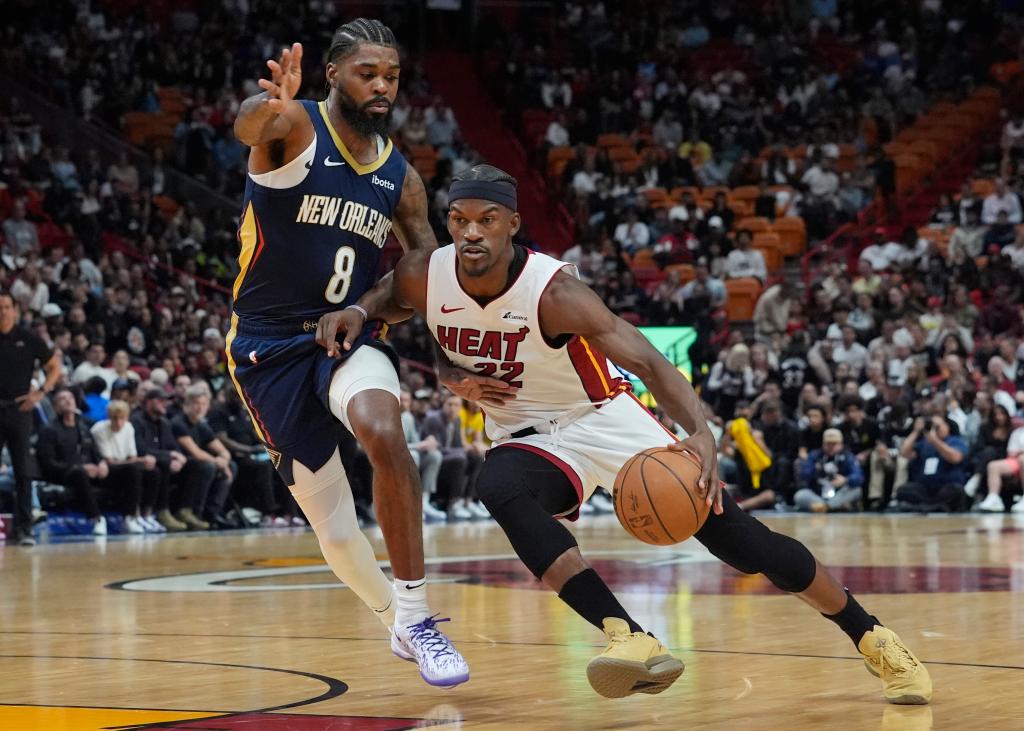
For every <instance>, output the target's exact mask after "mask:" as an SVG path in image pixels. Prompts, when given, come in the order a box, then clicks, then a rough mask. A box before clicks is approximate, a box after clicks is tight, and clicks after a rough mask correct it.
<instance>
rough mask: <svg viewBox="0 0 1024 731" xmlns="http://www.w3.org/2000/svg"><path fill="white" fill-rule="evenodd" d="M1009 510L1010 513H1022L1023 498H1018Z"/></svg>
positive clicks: (1023, 510)
mask: <svg viewBox="0 0 1024 731" xmlns="http://www.w3.org/2000/svg"><path fill="white" fill-rule="evenodd" d="M1010 512H1011V513H1024V500H1018V501H1017V502H1016V503H1014V504H1013V507H1012V508H1010Z"/></svg>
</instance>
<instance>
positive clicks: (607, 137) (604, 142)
mask: <svg viewBox="0 0 1024 731" xmlns="http://www.w3.org/2000/svg"><path fill="white" fill-rule="evenodd" d="M597 146H598V147H628V148H630V149H632V147H633V146H632V145H631V144H630V142H629V138H628V137H626V136H625V135H620V134H617V133H615V132H608V133H606V134H603V135H598V137H597Z"/></svg>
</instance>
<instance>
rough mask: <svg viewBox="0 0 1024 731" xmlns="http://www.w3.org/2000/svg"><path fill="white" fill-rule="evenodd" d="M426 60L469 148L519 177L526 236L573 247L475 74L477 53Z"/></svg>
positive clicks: (548, 247) (554, 247)
mask: <svg viewBox="0 0 1024 731" xmlns="http://www.w3.org/2000/svg"><path fill="white" fill-rule="evenodd" d="M424 65H425V67H426V70H427V74H428V76H429V78H430V85H431V86H432V87H433V89H434V91H435V92H437V93H438V94H440V95H441V96H442V97H444V100H445V102H447V103H448V104H449V105H450V106H451V108H452V110H453V111H454V112H455V118H456V119H457V120H458V122H459V128H460V129H461V131H462V135H463V137H464V139H465V140H466V142H467V143H468V144H469V145H470V147H472V148H473V149H475V150H476V151H477V152H479V153H480V155H481V156H482V157H483V159H484V160H485V161H486V162H488V163H490V164H491V165H494V166H496V167H499V168H501V169H502V170H504V171H505V172H507V173H509V174H510V175H512V176H513V177H514V178H515V179H516V180H517V181H518V183H519V212H520V213H521V214H522V216H523V223H524V226H525V227H526V233H527V234H528V236H529V237H530V238H531V239H533V240H534V241H536V242H537V243H538V244H539V245H540V248H541V249H542V250H543V251H553V252H557V253H561V252H562V251H565V249H567V248H569V247H570V246H571V245H572V231H571V229H570V228H569V226H568V225H567V224H566V222H565V221H564V218H563V216H562V214H561V212H560V211H559V210H558V202H557V201H555V200H554V199H553V198H552V197H551V196H550V194H549V193H548V190H547V186H546V185H545V183H544V181H543V179H542V178H541V177H540V175H539V174H538V172H537V171H536V170H534V169H533V168H532V167H531V166H530V163H529V159H528V158H527V155H526V151H525V150H524V149H523V146H522V145H521V144H520V143H519V140H518V139H517V138H516V136H515V134H514V133H513V132H512V130H509V129H508V128H506V127H505V124H504V122H503V121H502V118H501V113H500V111H499V110H498V109H497V108H496V107H495V105H494V103H493V102H492V101H491V99H490V96H489V95H488V93H487V90H486V89H485V88H484V85H483V83H482V82H481V80H480V77H479V76H478V75H477V73H476V64H475V63H474V62H473V57H472V56H471V55H470V54H468V53H462V52H459V51H434V52H431V53H428V54H427V56H426V58H425V59H424ZM455 172H458V171H455Z"/></svg>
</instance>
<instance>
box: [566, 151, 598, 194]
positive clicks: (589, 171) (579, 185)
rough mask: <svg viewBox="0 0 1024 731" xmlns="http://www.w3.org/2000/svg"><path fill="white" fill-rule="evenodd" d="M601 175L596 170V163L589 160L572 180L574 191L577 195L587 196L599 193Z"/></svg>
mask: <svg viewBox="0 0 1024 731" xmlns="http://www.w3.org/2000/svg"><path fill="white" fill-rule="evenodd" d="M600 177H601V173H599V172H597V170H595V169H594V161H593V160H592V159H589V158H588V159H587V160H586V161H585V162H584V163H583V169H582V170H580V171H578V172H577V173H576V174H575V175H574V176H573V178H572V189H573V192H575V193H576V195H580V196H586V195H590V194H591V193H596V192H597V181H598V179H599V178H600Z"/></svg>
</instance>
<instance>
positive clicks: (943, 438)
mask: <svg viewBox="0 0 1024 731" xmlns="http://www.w3.org/2000/svg"><path fill="white" fill-rule="evenodd" d="M900 454H901V455H902V456H903V457H904V458H905V459H908V460H910V466H909V474H910V481H909V482H907V483H906V484H905V485H903V486H901V487H898V488H897V489H896V503H897V504H896V506H895V507H903V508H908V509H913V510H922V511H927V510H947V511H955V510H961V509H962V507H963V502H964V483H965V482H966V481H967V473H966V470H965V469H964V467H965V465H964V459H965V457H966V456H967V444H966V443H965V442H964V440H963V438H962V437H961V436H960V429H959V427H957V425H956V423H955V422H954V421H952V420H950V419H946V418H944V417H942V416H932V417H931V418H929V419H923V418H920V417H918V418H917V419H916V420H915V421H914V429H913V431H911V432H910V436H908V437H907V438H906V440H905V441H904V442H903V445H902V446H901V447H900Z"/></svg>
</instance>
